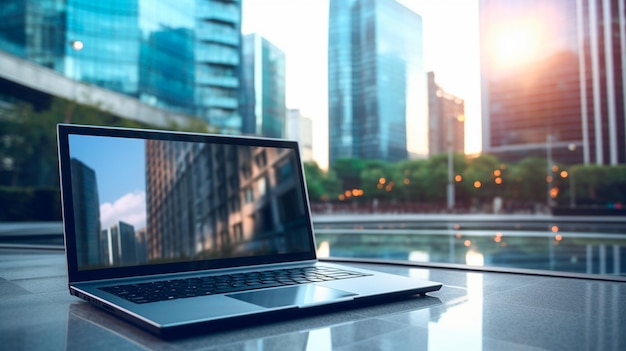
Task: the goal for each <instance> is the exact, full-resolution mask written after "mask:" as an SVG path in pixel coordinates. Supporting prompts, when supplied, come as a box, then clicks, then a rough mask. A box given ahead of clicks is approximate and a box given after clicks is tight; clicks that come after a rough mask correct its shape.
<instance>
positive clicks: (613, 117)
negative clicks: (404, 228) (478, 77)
mask: <svg viewBox="0 0 626 351" xmlns="http://www.w3.org/2000/svg"><path fill="white" fill-rule="evenodd" d="M624 13H625V12H624V2H623V1H606V0H576V1H569V0H550V1H543V0H542V1H539V0H481V2H480V32H481V33H480V35H481V38H482V41H481V48H480V49H481V74H482V99H483V101H482V111H483V116H482V124H483V134H482V135H483V143H482V144H483V148H482V149H483V152H487V153H492V154H496V155H499V156H501V157H502V158H503V159H505V160H511V161H515V160H519V159H520V158H523V157H526V156H539V157H548V158H552V159H554V160H555V161H558V162H564V163H569V164H575V163H584V164H598V165H604V164H607V165H609V164H610V165H615V164H618V163H624V162H626V138H625V137H626V129H625V128H626V123H625V118H626V115H625V113H624V112H625V111H626V109H625V103H626V98H625V96H626V95H625V94H626V90H625V89H624V88H625V87H626V71H625V70H624V68H625V67H626V62H624V60H626V55H625V54H624V53H625V52H626V34H625V33H624V28H625V26H626V18H625V15H624Z"/></svg>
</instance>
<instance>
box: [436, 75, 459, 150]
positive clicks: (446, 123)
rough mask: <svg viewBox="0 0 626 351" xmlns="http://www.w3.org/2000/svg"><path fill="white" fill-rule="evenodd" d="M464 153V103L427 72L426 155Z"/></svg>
mask: <svg viewBox="0 0 626 351" xmlns="http://www.w3.org/2000/svg"><path fill="white" fill-rule="evenodd" d="M449 143H450V146H451V147H452V151H453V152H456V153H461V154H464V153H465V102H464V101H463V99H461V98H458V97H456V96H454V95H452V94H450V93H447V92H446V91H444V90H443V88H441V87H440V86H439V85H438V84H437V82H436V81H435V73H434V72H428V155H429V156H432V155H437V154H440V153H444V152H447V151H448V144H449Z"/></svg>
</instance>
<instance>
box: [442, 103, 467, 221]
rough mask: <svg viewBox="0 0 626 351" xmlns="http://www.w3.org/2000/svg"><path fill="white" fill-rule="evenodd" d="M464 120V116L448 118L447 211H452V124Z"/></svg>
mask: <svg viewBox="0 0 626 351" xmlns="http://www.w3.org/2000/svg"><path fill="white" fill-rule="evenodd" d="M464 120H465V116H463V115H459V116H451V117H449V118H448V186H447V189H446V190H447V191H446V194H447V198H448V211H453V210H454V159H453V155H452V151H453V150H452V145H453V143H452V142H453V140H452V137H453V133H452V132H453V130H452V129H453V127H454V125H453V122H454V121H458V122H463V121H464Z"/></svg>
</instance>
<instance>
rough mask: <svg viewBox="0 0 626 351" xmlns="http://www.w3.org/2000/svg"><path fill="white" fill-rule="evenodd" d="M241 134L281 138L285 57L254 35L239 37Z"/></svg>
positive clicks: (266, 41) (283, 120) (264, 40)
mask: <svg viewBox="0 0 626 351" xmlns="http://www.w3.org/2000/svg"><path fill="white" fill-rule="evenodd" d="M243 66H244V70H243V71H244V73H243V98H242V111H243V113H242V114H243V132H244V133H247V134H256V135H262V136H266V137H271V138H284V137H285V123H286V119H287V109H286V106H285V54H284V53H283V51H281V50H280V49H279V48H278V47H276V46H275V45H274V44H272V43H270V42H269V41H268V40H267V39H265V38H263V37H261V36H260V35H258V34H254V33H253V34H248V35H246V36H244V38H243Z"/></svg>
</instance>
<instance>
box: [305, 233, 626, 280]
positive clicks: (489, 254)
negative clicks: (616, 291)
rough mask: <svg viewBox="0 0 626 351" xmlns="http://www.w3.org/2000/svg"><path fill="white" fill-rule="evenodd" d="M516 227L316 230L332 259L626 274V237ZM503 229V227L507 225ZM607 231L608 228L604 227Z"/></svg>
mask: <svg viewBox="0 0 626 351" xmlns="http://www.w3.org/2000/svg"><path fill="white" fill-rule="evenodd" d="M534 226H536V224H532V223H528V224H519V223H517V224H515V225H513V226H511V227H510V228H507V229H505V230H503V229H495V228H493V229H492V228H486V229H481V228H478V227H475V226H465V225H461V224H459V223H452V224H450V223H448V224H445V223H444V224H440V225H439V227H438V228H437V227H436V226H435V225H433V224H431V228H411V226H405V228H406V229H395V228H398V227H399V226H398V225H397V224H396V225H394V228H389V227H385V226H383V227H382V228H380V224H379V227H378V228H376V229H368V228H367V227H363V225H362V224H359V228H355V229H350V228H328V227H327V228H320V229H316V237H317V242H318V243H322V246H320V248H323V252H324V253H325V254H327V255H330V256H331V257H348V258H370V259H384V260H400V261H407V260H408V261H414V262H431V263H454V264H465V265H472V266H493V267H509V268H522V269H539V270H550V271H562V272H573V273H588V274H603V275H604V274H608V275H618V276H625V275H626V234H623V233H619V232H617V231H616V230H614V229H615V228H608V230H603V231H589V229H590V225H589V224H580V225H578V226H576V225H575V224H571V223H569V224H566V223H563V224H560V223H559V224H548V225H546V224H543V225H542V228H543V229H541V228H535V227H534ZM503 227H504V226H503ZM604 229H607V228H604Z"/></svg>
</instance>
